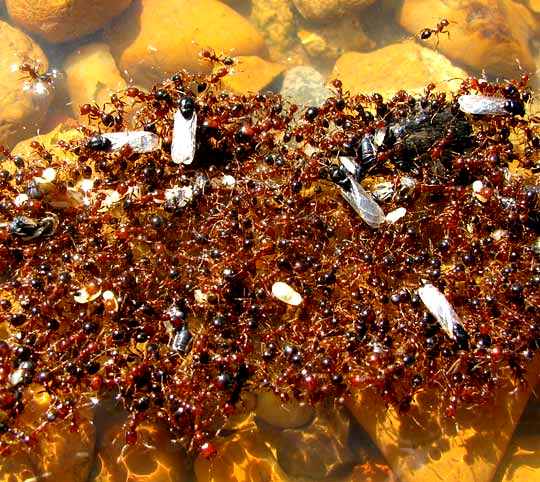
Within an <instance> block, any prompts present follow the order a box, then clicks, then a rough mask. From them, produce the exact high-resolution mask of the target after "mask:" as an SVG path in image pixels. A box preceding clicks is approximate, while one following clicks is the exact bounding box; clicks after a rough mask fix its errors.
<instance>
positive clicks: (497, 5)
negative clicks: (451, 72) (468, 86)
mask: <svg viewBox="0 0 540 482" xmlns="http://www.w3.org/2000/svg"><path fill="white" fill-rule="evenodd" d="M443 18H444V19H448V20H449V22H450V25H449V26H448V27H447V30H448V31H449V32H450V37H448V35H447V34H445V33H440V34H438V35H431V37H430V38H429V39H428V40H427V41H425V44H426V45H430V46H431V47H432V48H435V49H436V50H439V51H441V52H442V53H444V54H445V55H447V56H448V57H449V58H450V59H452V60H453V61H455V62H459V63H463V64H464V65H467V66H469V67H472V68H473V69H475V70H477V71H478V72H481V71H483V70H486V71H487V72H488V73H489V74H491V75H495V76H500V77H505V78H517V77H519V75H520V69H519V67H518V63H517V62H516V59H519V63H520V64H521V66H522V68H523V70H525V71H526V72H532V71H534V61H533V57H532V54H531V50H530V47H529V42H530V40H531V39H532V37H533V36H534V34H535V32H536V30H537V28H538V27H537V22H536V20H535V19H534V17H533V15H532V14H531V12H530V10H528V9H527V7H525V5H522V4H521V3H518V2H514V1H512V0H503V1H498V0H480V1H477V2H469V1H466V0H435V1H433V0H405V1H404V2H403V7H402V9H401V12H400V14H399V23H400V25H401V26H402V27H403V28H404V29H405V30H407V31H408V32H410V33H412V34H413V35H416V36H418V35H420V32H421V31H422V30H424V29H425V28H435V27H436V24H437V21H438V20H437V19H443ZM434 19H435V20H434Z"/></svg>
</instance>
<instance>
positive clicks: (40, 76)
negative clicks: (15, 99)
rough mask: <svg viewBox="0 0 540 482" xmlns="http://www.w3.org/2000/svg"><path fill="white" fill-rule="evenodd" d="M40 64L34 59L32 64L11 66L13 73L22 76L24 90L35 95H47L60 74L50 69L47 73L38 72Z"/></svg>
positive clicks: (25, 63)
mask: <svg viewBox="0 0 540 482" xmlns="http://www.w3.org/2000/svg"><path fill="white" fill-rule="evenodd" d="M40 67H41V63H40V61H39V59H36V60H35V61H34V62H33V63H31V62H24V63H22V64H20V65H16V66H13V70H14V71H19V72H21V73H23V74H24V80H25V85H24V89H25V90H31V91H32V92H33V94H35V95H47V94H49V93H50V91H51V90H52V89H54V83H55V81H56V79H58V77H59V76H60V72H58V71H57V70H56V69H52V70H51V71H49V72H40Z"/></svg>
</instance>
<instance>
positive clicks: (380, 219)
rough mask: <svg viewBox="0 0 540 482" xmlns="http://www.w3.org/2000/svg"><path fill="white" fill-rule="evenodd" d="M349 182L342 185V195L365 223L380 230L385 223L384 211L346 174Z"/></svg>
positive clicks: (340, 187)
mask: <svg viewBox="0 0 540 482" xmlns="http://www.w3.org/2000/svg"><path fill="white" fill-rule="evenodd" d="M346 176H347V179H348V180H349V182H348V183H347V184H345V185H340V186H339V189H340V190H341V195H342V196H343V197H344V198H345V200H346V201H347V202H348V203H349V204H350V205H351V206H352V208H353V209H354V210H355V211H356V212H357V213H358V214H359V216H360V217H361V218H362V219H363V221H364V222H365V223H366V224H368V225H369V226H371V227H372V228H378V227H379V226H380V225H381V224H382V223H384V220H385V216H384V211H383V210H382V209H381V207H380V206H379V205H378V204H377V203H376V202H375V200H374V199H373V198H372V197H371V195H370V194H369V193H368V192H366V191H365V190H364V188H363V187H362V186H360V184H359V183H358V182H357V181H356V179H354V177H353V176H351V175H350V174H348V173H346Z"/></svg>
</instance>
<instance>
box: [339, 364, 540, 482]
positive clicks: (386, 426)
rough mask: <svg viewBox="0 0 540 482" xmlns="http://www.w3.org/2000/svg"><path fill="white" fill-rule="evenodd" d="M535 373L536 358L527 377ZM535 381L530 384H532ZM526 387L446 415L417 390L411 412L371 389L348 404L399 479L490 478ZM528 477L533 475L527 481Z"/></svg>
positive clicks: (430, 395)
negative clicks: (399, 409) (453, 415)
mask: <svg viewBox="0 0 540 482" xmlns="http://www.w3.org/2000/svg"><path fill="white" fill-rule="evenodd" d="M539 373H540V362H539V361H538V360H537V361H536V362H535V363H534V365H531V366H530V367H529V377H528V379H529V380H532V381H536V380H537V379H538V374H539ZM533 385H534V382H533ZM529 396H530V390H526V389H522V390H519V391H516V393H515V394H508V393H498V394H496V399H495V402H494V403H493V404H492V405H488V406H482V407H477V408H472V409H470V410H463V411H462V412H459V411H458V415H457V418H456V420H451V419H447V418H446V417H445V415H443V414H444V411H445V407H442V406H441V404H440V403H439V402H437V401H436V398H437V397H436V396H435V394H434V392H433V391H431V392H430V391H425V392H421V393H419V394H418V396H417V397H416V401H415V402H416V403H414V404H413V405H412V406H411V409H410V411H409V412H408V413H407V414H405V415H400V414H399V413H398V412H397V411H396V410H395V409H393V408H386V407H385V404H384V401H383V400H382V399H381V398H380V397H379V396H378V394H376V393H375V392H373V391H371V390H365V391H363V392H361V393H357V394H355V395H354V396H353V397H351V398H350V400H349V402H348V406H349V408H350V409H351V411H352V412H353V414H354V416H355V417H356V419H357V420H358V421H359V422H360V424H361V425H362V426H363V427H364V429H365V430H366V431H367V432H368V433H369V434H370V436H371V438H372V439H373V441H374V442H375V444H376V445H377V446H378V447H379V449H380V450H381V452H382V453H383V454H384V456H385V458H386V460H387V461H388V463H389V464H390V466H391V467H392V468H393V470H394V473H395V474H396V475H397V477H398V478H399V480H401V481H403V482H408V481H415V482H423V481H426V482H427V481H432V480H459V481H462V482H468V481H471V482H472V481H475V482H482V481H486V482H487V481H490V480H492V478H493V475H494V473H495V471H496V470H497V467H498V465H499V463H500V461H501V459H502V458H503V456H504V453H505V451H506V449H507V447H508V444H509V442H510V439H511V437H512V433H513V431H514V428H515V426H516V424H517V422H518V420H519V418H520V416H521V414H522V412H523V409H524V408H525V405H526V404H527V400H528V399H529ZM530 480H532V479H530Z"/></svg>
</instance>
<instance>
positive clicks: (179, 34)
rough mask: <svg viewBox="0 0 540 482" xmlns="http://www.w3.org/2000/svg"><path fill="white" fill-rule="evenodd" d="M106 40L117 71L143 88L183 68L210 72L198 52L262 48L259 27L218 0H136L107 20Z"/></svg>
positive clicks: (252, 52)
mask: <svg viewBox="0 0 540 482" xmlns="http://www.w3.org/2000/svg"><path fill="white" fill-rule="evenodd" d="M108 39H109V44H110V46H111V49H112V52H113V55H114V56H115V58H116V59H117V61H118V64H119V66H120V69H121V70H122V71H127V73H128V75H129V76H130V77H131V78H132V79H133V80H134V81H135V82H136V83H140V84H141V85H146V86H149V85H150V84H151V83H153V82H156V81H159V80H161V79H162V78H163V77H166V76H168V75H171V74H173V73H175V72H177V71H178V70H181V69H183V68H185V69H187V70H190V71H209V69H210V65H209V64H207V63H203V62H202V61H201V60H200V59H199V56H198V53H199V52H200V51H201V50H205V49H211V50H214V51H216V52H219V53H220V52H224V53H225V54H227V55H228V54H232V55H262V54H264V52H265V46H264V41H263V38H262V36H261V34H260V33H259V32H258V31H257V29H256V28H255V27H253V26H252V25H251V24H250V23H249V22H248V21H247V20H246V19H245V18H243V17H242V16H241V15H240V14H238V13H237V12H235V11H234V10H233V9H232V8H230V7H228V6H227V5H225V4H223V3H221V2H218V1H216V0H200V1H198V2H192V1H191V0H139V1H137V2H135V4H134V5H133V6H132V7H131V8H130V9H129V10H128V11H127V12H126V13H125V14H124V15H122V16H121V17H119V18H118V19H117V20H115V21H114V22H113V23H112V24H111V26H110V27H109V28H108Z"/></svg>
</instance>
